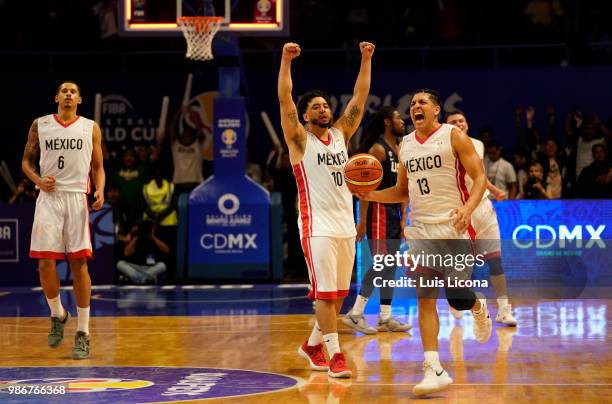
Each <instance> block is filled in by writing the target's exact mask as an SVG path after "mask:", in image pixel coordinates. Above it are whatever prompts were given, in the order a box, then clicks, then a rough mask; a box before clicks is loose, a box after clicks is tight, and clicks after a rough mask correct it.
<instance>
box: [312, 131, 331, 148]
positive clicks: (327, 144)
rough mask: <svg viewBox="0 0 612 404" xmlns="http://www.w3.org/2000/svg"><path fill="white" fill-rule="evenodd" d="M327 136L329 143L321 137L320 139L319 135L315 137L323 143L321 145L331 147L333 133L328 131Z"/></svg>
mask: <svg viewBox="0 0 612 404" xmlns="http://www.w3.org/2000/svg"><path fill="white" fill-rule="evenodd" d="M327 134H328V136H327V142H326V141H325V140H323V139H321V138H320V137H318V136H317V135H315V136H316V138H317V139H319V140H320V141H321V143H323V144H324V145H325V146H329V144H330V143H331V141H332V133H331V131H329V130H328V131H327Z"/></svg>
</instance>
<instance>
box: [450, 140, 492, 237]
mask: <svg viewBox="0 0 612 404" xmlns="http://www.w3.org/2000/svg"><path fill="white" fill-rule="evenodd" d="M451 143H452V146H453V151H454V152H455V153H456V155H457V158H458V159H459V161H461V165H463V167H464V168H465V171H466V172H467V174H468V175H469V176H470V177H471V178H472V180H473V181H474V185H472V189H471V190H470V197H469V198H468V200H467V201H466V202H465V204H464V205H463V207H461V208H459V209H453V211H452V212H451V215H452V217H453V219H452V221H453V225H454V226H455V229H457V231H458V232H459V233H463V232H465V231H466V230H467V227H468V225H469V224H470V218H471V216H472V212H473V211H474V209H476V207H477V206H478V204H479V203H480V201H481V200H482V195H483V194H484V191H485V189H486V187H487V177H486V176H485V173H484V167H483V164H482V160H481V159H480V157H478V153H476V149H475V148H474V144H473V143H472V141H471V140H470V138H469V137H468V136H467V135H466V134H465V133H463V132H461V131H460V130H458V129H453V131H452V132H451Z"/></svg>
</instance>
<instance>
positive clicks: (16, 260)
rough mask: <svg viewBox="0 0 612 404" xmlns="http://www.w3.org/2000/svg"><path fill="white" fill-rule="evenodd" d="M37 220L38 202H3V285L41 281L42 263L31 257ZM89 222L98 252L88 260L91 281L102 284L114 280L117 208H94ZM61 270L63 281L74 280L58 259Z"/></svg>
mask: <svg viewBox="0 0 612 404" xmlns="http://www.w3.org/2000/svg"><path fill="white" fill-rule="evenodd" d="M33 221H34V204H15V205H1V209H0V269H2V276H1V277H0V282H1V283H0V285H1V286H37V285H38V284H39V279H38V272H37V266H38V262H37V260H36V259H32V258H30V257H29V251H30V237H31V235H32V223H33ZM89 221H90V226H91V237H92V239H91V243H92V246H93V254H94V259H93V260H90V261H88V266H89V274H90V276H91V281H92V283H93V284H98V285H100V284H110V283H114V281H115V265H114V259H113V249H114V243H115V233H114V225H113V211H112V209H111V208H110V206H108V205H105V206H104V207H103V208H102V209H100V210H99V211H91V213H90V219H89ZM57 272H58V276H59V278H60V280H66V281H68V280H70V273H69V268H68V264H67V262H66V261H61V260H58V261H57ZM65 284H70V282H65Z"/></svg>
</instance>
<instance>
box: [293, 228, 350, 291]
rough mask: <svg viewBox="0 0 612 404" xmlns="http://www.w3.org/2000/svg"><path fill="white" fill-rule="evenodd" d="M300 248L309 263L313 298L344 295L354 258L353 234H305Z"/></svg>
mask: <svg viewBox="0 0 612 404" xmlns="http://www.w3.org/2000/svg"><path fill="white" fill-rule="evenodd" d="M302 250H303V251H304V258H305V259H306V264H307V265H308V277H309V278H310V284H311V285H312V289H311V290H310V292H308V297H309V298H311V299H312V300H316V299H322V300H335V299H339V298H342V297H346V296H347V295H348V292H349V288H350V285H351V275H352V274H353V263H354V262H355V237H347V238H337V237H306V238H303V239H302Z"/></svg>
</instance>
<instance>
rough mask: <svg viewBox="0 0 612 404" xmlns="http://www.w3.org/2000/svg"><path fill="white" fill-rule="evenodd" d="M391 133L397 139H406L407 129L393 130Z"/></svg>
mask: <svg viewBox="0 0 612 404" xmlns="http://www.w3.org/2000/svg"><path fill="white" fill-rule="evenodd" d="M391 133H393V136H395V137H404V136H406V128H405V127H404V129H395V128H393V129H391Z"/></svg>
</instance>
